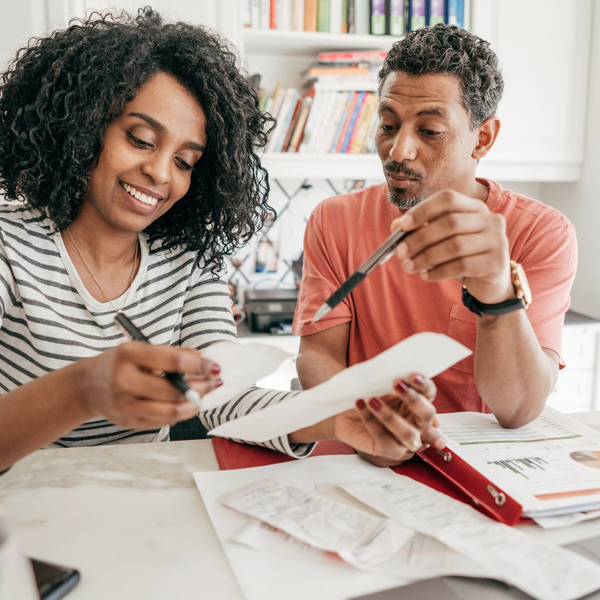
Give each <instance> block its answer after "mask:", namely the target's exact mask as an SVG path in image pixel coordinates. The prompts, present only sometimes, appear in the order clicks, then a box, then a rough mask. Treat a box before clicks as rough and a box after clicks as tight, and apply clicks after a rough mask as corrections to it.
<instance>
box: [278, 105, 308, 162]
mask: <svg viewBox="0 0 600 600" xmlns="http://www.w3.org/2000/svg"><path fill="white" fill-rule="evenodd" d="M301 106H302V98H300V97H299V96H296V105H295V106H294V110H293V111H292V118H291V119H290V121H289V123H288V124H287V126H286V132H285V137H284V138H283V143H282V144H281V147H280V148H279V150H278V152H287V149H288V147H289V145H290V141H291V139H292V133H293V132H294V129H295V127H296V123H297V122H298V117H299V116H300V107H301Z"/></svg>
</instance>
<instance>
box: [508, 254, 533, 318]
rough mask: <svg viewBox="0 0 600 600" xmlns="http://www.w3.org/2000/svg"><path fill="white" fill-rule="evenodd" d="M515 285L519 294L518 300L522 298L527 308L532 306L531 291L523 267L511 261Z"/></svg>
mask: <svg viewBox="0 0 600 600" xmlns="http://www.w3.org/2000/svg"><path fill="white" fill-rule="evenodd" d="M511 269H512V279H513V285H514V286H515V290H516V292H517V298H522V299H523V302H524V303H525V308H527V307H528V306H529V305H530V304H531V290H530V289H529V283H528V282H527V276H526V275H525V271H524V270H523V267H522V266H521V265H520V264H519V263H516V262H514V261H511Z"/></svg>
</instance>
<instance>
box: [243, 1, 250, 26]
mask: <svg viewBox="0 0 600 600" xmlns="http://www.w3.org/2000/svg"><path fill="white" fill-rule="evenodd" d="M240 13H241V15H242V27H252V0H242V1H241V5H240Z"/></svg>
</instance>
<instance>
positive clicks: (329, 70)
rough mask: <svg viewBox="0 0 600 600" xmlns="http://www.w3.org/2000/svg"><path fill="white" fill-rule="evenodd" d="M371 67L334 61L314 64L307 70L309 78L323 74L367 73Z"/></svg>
mask: <svg viewBox="0 0 600 600" xmlns="http://www.w3.org/2000/svg"><path fill="white" fill-rule="evenodd" d="M368 73H369V67H361V66H358V65H352V64H342V65H336V64H334V63H331V64H326V65H314V66H312V67H310V68H309V69H308V71H307V72H306V74H307V76H308V77H309V78H316V77H322V76H323V75H339V76H340V77H342V76H345V75H367V74H368Z"/></svg>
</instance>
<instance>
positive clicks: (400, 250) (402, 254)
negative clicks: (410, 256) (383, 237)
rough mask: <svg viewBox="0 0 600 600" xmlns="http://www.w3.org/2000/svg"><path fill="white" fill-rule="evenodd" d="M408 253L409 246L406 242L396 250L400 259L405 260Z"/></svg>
mask: <svg viewBox="0 0 600 600" xmlns="http://www.w3.org/2000/svg"><path fill="white" fill-rule="evenodd" d="M407 252H408V245H407V244H406V243H405V242H402V243H401V244H400V245H399V246H398V247H397V248H396V256H397V257H398V258H404V257H405V256H406V254H407Z"/></svg>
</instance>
